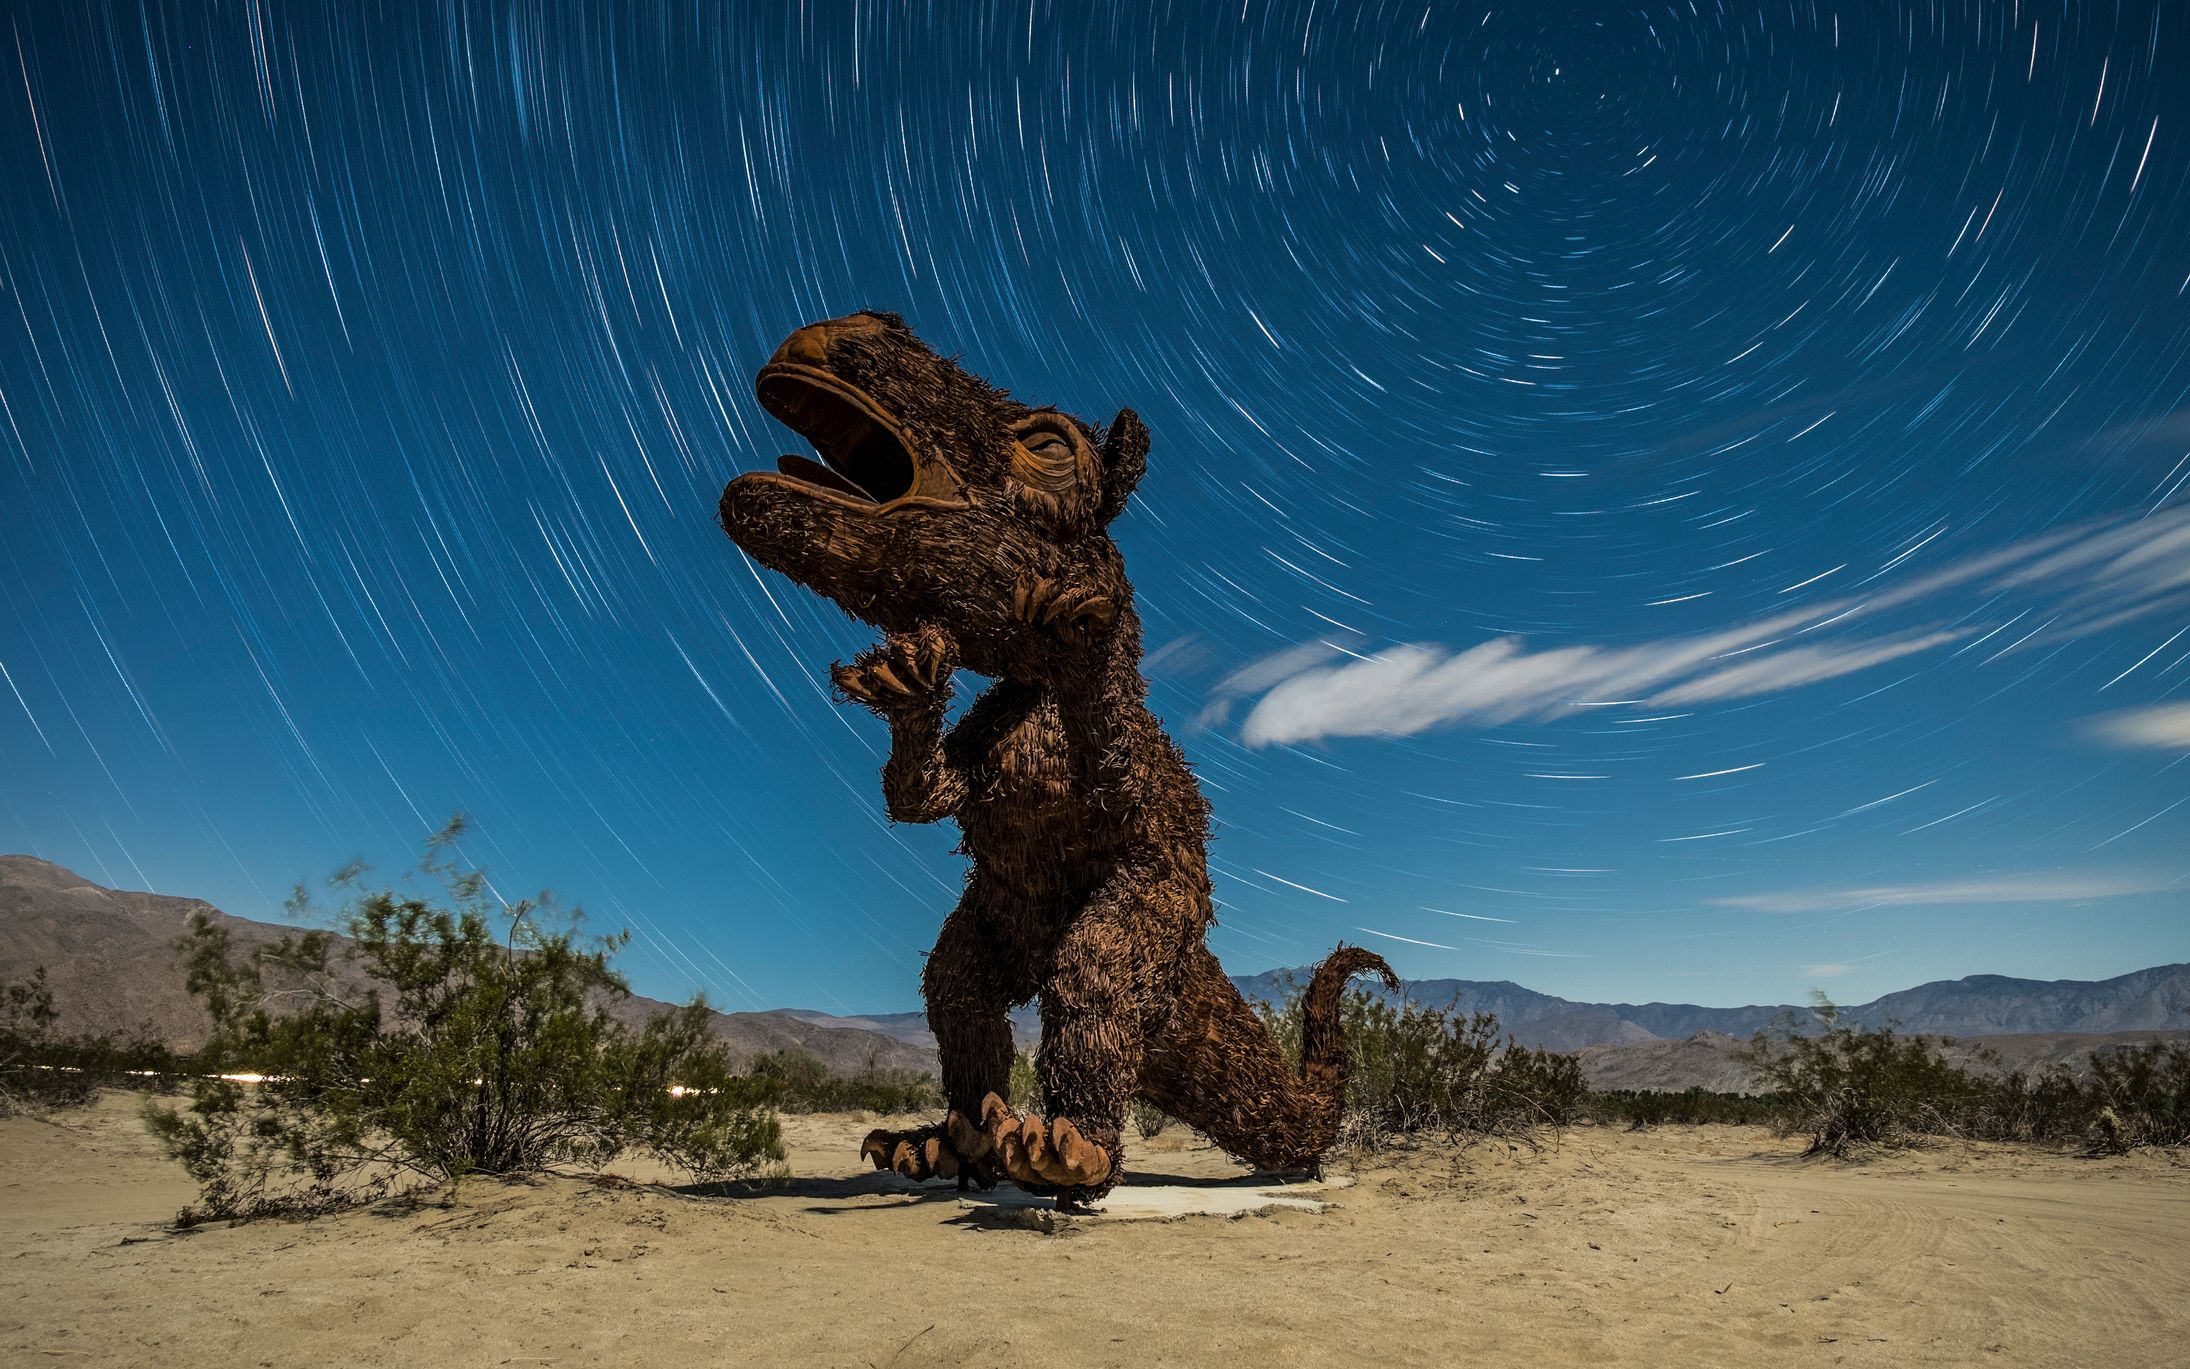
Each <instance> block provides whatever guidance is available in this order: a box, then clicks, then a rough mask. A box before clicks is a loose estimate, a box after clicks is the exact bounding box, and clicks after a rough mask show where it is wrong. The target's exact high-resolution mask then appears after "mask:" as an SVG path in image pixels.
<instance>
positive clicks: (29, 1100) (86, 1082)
mask: <svg viewBox="0 0 2190 1369" xmlns="http://www.w3.org/2000/svg"><path fill="white" fill-rule="evenodd" d="M59 1021H60V1014H59V1013H58V1012H56V1011H55V1009H54V1006H53V989H52V987H51V986H50V985H49V984H48V983H47V982H46V967H45V966H43V965H40V966H38V967H37V968H36V969H34V970H32V971H31V973H30V975H29V976H28V977H27V978H25V979H22V980H20V981H18V982H16V983H13V984H7V985H0V1116H4V1115H6V1114H7V1113H10V1112H19V1111H29V1110H39V1109H51V1108H65V1107H80V1106H82V1105H83V1104H86V1103H89V1102H90V1101H91V1100H92V1099H94V1098H96V1097H98V1096H99V1090H100V1089H103V1088H114V1087H131V1088H158V1087H161V1085H162V1081H163V1079H164V1077H165V1076H166V1074H167V1072H169V1071H170V1070H172V1069H173V1068H174V1060H175V1057H174V1054H173V1052H171V1051H169V1050H168V1048H167V1047H166V1045H164V1044H163V1043H162V1042H160V1041H159V1040H158V1039H157V1038H155V1037H154V1036H153V1035H152V1032H151V1029H150V1028H149V1027H140V1028H138V1029H137V1030H136V1031H134V1032H128V1033H110V1034H102V1033H78V1034H76V1035H72V1036H63V1035H61V1034H60V1033H59V1032H58V1031H57V1030H55V1028H56V1026H57V1024H58V1023H59Z"/></svg>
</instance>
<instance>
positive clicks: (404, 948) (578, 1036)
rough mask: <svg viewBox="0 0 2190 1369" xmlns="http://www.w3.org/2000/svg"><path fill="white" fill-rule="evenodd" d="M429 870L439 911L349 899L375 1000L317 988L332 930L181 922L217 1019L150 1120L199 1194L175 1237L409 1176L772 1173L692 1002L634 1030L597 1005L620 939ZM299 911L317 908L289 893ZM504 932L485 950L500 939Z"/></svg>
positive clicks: (768, 1142) (451, 833)
mask: <svg viewBox="0 0 2190 1369" xmlns="http://www.w3.org/2000/svg"><path fill="white" fill-rule="evenodd" d="M461 831H462V824H461V822H456V823H452V824H451V825H450V826H449V827H448V828H447V829H446V830H444V831H443V832H442V833H440V834H439V835H437V836H436V837H434V838H433V839H432V840H431V842H429V844H428V850H427V856H426V859H425V861H424V863H423V864H422V866H421V871H422V873H425V874H427V875H430V876H433V877H435V878H437V879H439V880H440V881H441V882H442V884H443V885H444V887H445V889H446V891H447V895H448V900H449V901H448V906H437V905H435V904H433V903H429V902H427V901H424V900H421V899H416V898H409V897H404V896H402V895H399V894H398V893H396V892H395V891H393V890H387V889H383V890H379V891H374V892H365V891H362V890H361V889H360V888H359V887H358V885H357V882H356V876H357V873H358V872H357V871H356V870H354V869H353V870H351V871H348V872H345V874H344V875H341V876H338V877H337V880H336V884H337V887H340V888H343V889H344V890H346V891H347V893H348V902H347V904H346V906H345V910H344V912H343V913H342V915H341V916H340V918H339V925H340V926H341V928H342V929H343V931H344V932H345V933H346V934H347V935H348V936H349V937H350V939H351V943H352V944H351V946H350V947H349V948H347V951H346V953H347V954H349V955H350V956H352V957H354V959H355V962H356V964H357V965H358V967H359V968H361V969H362V971H363V973H364V975H365V977H366V979H367V980H368V982H369V984H370V987H369V988H368V989H367V990H365V991H363V992H361V993H360V992H356V991H352V990H348V989H345V988H344V987H343V984H342V982H341V981H339V980H337V979H336V978H335V977H333V976H332V975H331V974H330V973H329V970H330V957H331V956H333V955H334V954H335V953H336V949H337V945H338V943H336V942H335V940H334V938H333V937H331V936H330V935H329V934H328V933H326V932H304V933H300V934H297V935H294V936H287V937H284V938H283V939H282V940H281V941H280V942H279V943H278V944H276V945H274V946H273V947H271V948H268V949H265V950H262V951H260V952H257V953H256V954H254V955H250V956H242V955H239V954H238V953H237V952H236V950H235V948H234V947H233V946H232V945H231V944H230V940H229V937H228V934H227V931H226V930H225V929H224V928H222V927H220V926H218V925H216V924H214V923H213V922H212V921H211V920H210V919H209V918H207V917H205V916H203V915H199V916H196V917H193V919H192V920H191V925H190V931H189V933H188V934H187V935H186V936H185V937H184V938H183V940H182V942H181V943H180V945H181V948H182V950H183V951H184V952H185V954H186V956H187V961H188V976H187V980H186V983H187V987H188V988H189V990H190V992H191V993H192V994H193V995H195V996H196V997H197V998H198V999H199V1000H200V1001H201V1002H202V1003H203V1004H204V1005H205V1007H206V1009H207V1011H208V1013H209V1014H210V1015H211V1017H212V1019H213V1023H214V1031H213V1035H212V1038H211V1040H210V1041H209V1043H208V1045H207V1046H206V1048H205V1050H204V1051H203V1052H202V1053H201V1055H200V1061H201V1063H202V1065H203V1066H204V1067H205V1068H206V1069H208V1070H212V1071H220V1072H223V1073H227V1074H229V1075H236V1074H244V1073H248V1074H250V1075H256V1076H262V1078H260V1079H259V1080H258V1082H256V1083H255V1084H254V1083H252V1082H251V1081H249V1080H239V1079H237V1078H233V1077H231V1078H221V1077H200V1078H198V1079H196V1080H195V1081H194V1082H193V1085H192V1088H191V1095H190V1102H189V1105H188V1107H187V1108H186V1109H184V1110H182V1111H177V1110H175V1109H172V1108H163V1107H159V1106H149V1107H148V1108H147V1110H146V1120H147V1123H148V1124H149V1125H150V1127H151V1128H152V1130H153V1132H154V1133H155V1134H156V1135H157V1136H158V1137H159V1138H160V1140H161V1141H162V1142H163V1143H164V1145H165V1146H166V1149H167V1151H168V1153H169V1154H170V1155H171V1156H173V1157H174V1158H175V1159H177V1160H180V1161H181V1162H182V1163H183V1165H184V1167H185V1168H186V1169H187V1170H188V1171H189V1173H190V1175H191V1177H192V1178H193V1179H195V1180H196V1181H197V1182H198V1184H199V1188H200V1196H199V1202H198V1204H197V1206H196V1207H195V1208H193V1209H186V1210H185V1212H184V1213H183V1220H185V1221H189V1220H193V1219H200V1218H211V1217H247V1216H253V1215H260V1214H265V1213H272V1212H279V1211H313V1210H321V1209H325V1208H329V1207H334V1206H339V1205H342V1204H346V1203H351V1202H357V1201H363V1200H366V1199H370V1198H372V1197H376V1196H379V1195H380V1194H383V1193H385V1192H387V1191H389V1190H390V1188H391V1187H393V1186H395V1185H398V1184H401V1183H404V1182H406V1181H410V1182H415V1181H420V1180H423V1181H429V1182H434V1183H453V1182H455V1181H457V1180H459V1179H461V1178H463V1177H464V1176H466V1175H469V1174H475V1173H483V1174H518V1173H524V1172H528V1171H536V1170H539V1169H542V1168H544V1167H547V1166H549V1165H553V1164H557V1163H563V1162H575V1163H580V1164H589V1165H597V1164H601V1163H605V1162H606V1161H608V1160H610V1159H612V1158H614V1157H616V1156H617V1155H620V1154H623V1153H625V1152H626V1151H631V1150H640V1151H646V1152H651V1153H653V1154H655V1155H657V1156H659V1157H660V1158H662V1159H664V1160H666V1161H668V1162H670V1163H672V1164H675V1165H678V1166H680V1167H682V1168H684V1169H686V1170H688V1171H689V1172H691V1173H692V1174H693V1176H694V1177H696V1178H698V1179H701V1180H703V1181H706V1180H715V1179H722V1178H730V1177H735V1176H738V1175H742V1174H749V1173H753V1172H757V1171H759V1170H762V1169H763V1168H766V1167H769V1166H771V1165H773V1164H776V1163H779V1162H780V1161H781V1160H782V1158H783V1148H782V1141H781V1133H780V1126H779V1124H778V1122H777V1120H776V1117H775V1114H774V1113H773V1111H772V1110H771V1109H770V1108H769V1107H768V1106H767V1105H766V1097H767V1094H768V1093H769V1092H770V1090H769V1088H768V1086H766V1085H763V1084H756V1083H754V1082H752V1081H750V1080H747V1079H744V1078H741V1077H739V1076H738V1075H737V1074H736V1073H735V1072H734V1071H733V1070H732V1069H731V1067H730V1062H729V1058H728V1056H727V1054H726V1052H725V1050H724V1047H723V1045H722V1043H721V1042H720V1041H718V1040H717V1039H716V1038H715V1037H714V1036H713V1035H712V1034H711V1032H710V1031H709V1028H708V1011H707V1008H706V1006H705V1004H704V1003H702V1002H700V1001H698V1000H695V1001H694V1002H692V1003H691V1004H688V1005H686V1006H685V1007H682V1008H678V1009H673V1010H670V1011H667V1012H664V1013H660V1014H657V1015H656V1016H655V1017H653V1018H652V1019H651V1020H649V1021H648V1022H646V1023H645V1025H644V1026H643V1027H641V1028H638V1029H633V1028H630V1027H627V1026H624V1025H623V1024H621V1023H619V1022H617V1021H616V1020H615V1019H613V1018H612V1017H610V1016H609V1014H608V1012H607V1010H606V1007H605V1004H606V1003H607V1002H609V1001H611V1000H613V999H615V998H617V997H620V996H623V995H626V994H628V992H629V989H628V987H627V986H626V984H625V983H624V981H623V979H622V978H621V976H619V975H618V974H617V973H616V972H615V971H614V970H612V969H611V968H610V967H609V959H610V957H611V956H612V955H613V954H614V953H615V952H616V951H617V950H618V949H620V948H621V946H622V945H623V943H624V938H623V937H620V936H619V937H609V938H601V939H598V940H593V941H590V942H585V941H581V939H580V937H579V935H578V932H577V924H578V915H577V914H575V913H573V914H572V916H571V918H570V920H569V925H568V926H567V927H566V929H564V930H561V931H548V930H545V929H544V928H543V927H542V925H541V922H542V917H541V913H542V902H541V901H535V900H529V899H528V900H521V901H518V902H516V903H511V904H503V903H501V902H500V901H499V900H498V899H496V898H494V897H493V896H491V894H490V893H489V892H488V889H487V885H486V880H485V878H484V876H483V875H481V874H480V873H479V872H477V871H466V870H459V869H458V868H456V867H455V866H454V865H453V864H452V863H450V861H449V859H448V857H447V854H446V852H447V849H448V848H449V847H450V846H451V845H452V843H453V842H454V841H455V839H456V837H457V835H458V834H459V833H460V832H461ZM292 907H293V908H295V909H298V910H304V909H307V908H308V907H309V904H308V900H307V899H306V898H305V896H304V894H303V891H302V889H301V888H300V889H299V891H298V895H297V898H296V899H295V900H293V903H292ZM496 924H500V925H501V926H502V928H503V931H502V932H501V934H500V935H497V933H496V931H495V930H494V928H495V925H496Z"/></svg>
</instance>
